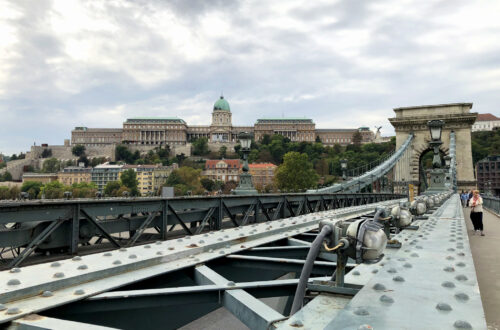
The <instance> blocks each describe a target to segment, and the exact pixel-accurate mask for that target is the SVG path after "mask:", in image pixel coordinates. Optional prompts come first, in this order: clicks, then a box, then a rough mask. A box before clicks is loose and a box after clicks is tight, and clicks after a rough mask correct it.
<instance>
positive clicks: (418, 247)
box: [415, 245, 423, 250]
mask: <svg viewBox="0 0 500 330" xmlns="http://www.w3.org/2000/svg"><path fill="white" fill-rule="evenodd" d="M415 247H416V248H417V249H419V250H420V249H423V247H422V246H420V245H417V246H415Z"/></svg>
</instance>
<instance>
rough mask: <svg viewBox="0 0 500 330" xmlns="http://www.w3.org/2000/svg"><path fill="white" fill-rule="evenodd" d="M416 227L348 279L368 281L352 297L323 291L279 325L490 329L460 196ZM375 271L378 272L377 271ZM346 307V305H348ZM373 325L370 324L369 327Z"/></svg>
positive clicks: (361, 282) (349, 280)
mask: <svg viewBox="0 0 500 330" xmlns="http://www.w3.org/2000/svg"><path fill="white" fill-rule="evenodd" d="M418 222H419V223H416V224H419V225H420V228H419V229H418V230H417V231H410V230H405V231H403V232H402V233H401V234H399V235H398V236H399V237H398V238H399V240H400V241H402V243H403V246H402V248H401V249H399V250H392V251H391V250H390V249H387V250H386V251H387V253H386V257H385V258H384V260H383V261H382V262H379V263H378V264H372V265H360V266H358V267H356V268H355V269H354V270H353V271H351V272H350V273H349V274H347V275H346V283H356V284H362V285H364V287H363V289H362V290H361V291H360V292H359V293H358V294H357V295H356V296H355V297H354V298H353V299H352V300H351V301H346V299H345V298H344V297H340V298H339V297H338V296H335V295H326V294H321V295H319V296H318V297H317V298H315V299H313V301H312V302H311V303H309V304H308V305H306V306H305V307H304V308H303V309H302V310H301V311H299V312H298V313H296V314H295V315H294V316H293V317H292V318H290V319H289V320H286V321H284V322H282V324H281V325H280V326H279V327H278V328H279V329H296V327H297V324H299V325H303V326H302V327H301V329H323V328H327V329H359V328H360V327H361V328H363V326H364V325H367V326H368V325H369V326H371V327H372V328H374V329H453V328H454V327H455V328H460V327H462V328H470V327H472V328H474V329H485V328H486V324H485V318H484V312H483V308H482V302H481V296H480V293H479V286H478V282H477V279H476V271H475V268H474V263H473V261H472V256H471V253H470V249H469V241H468V237H467V235H466V227H465V225H464V215H463V212H462V208H461V206H460V201H459V198H458V195H454V196H452V197H451V198H450V199H449V200H448V201H446V202H445V203H444V204H443V205H442V206H441V207H440V208H439V209H438V210H437V211H436V212H434V213H433V215H432V216H430V217H429V219H428V220H419V221H418ZM374 272H375V274H374ZM344 306H345V308H344ZM366 328H367V329H369V327H366Z"/></svg>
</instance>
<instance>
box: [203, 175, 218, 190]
mask: <svg viewBox="0 0 500 330" xmlns="http://www.w3.org/2000/svg"><path fill="white" fill-rule="evenodd" d="M200 183H201V185H202V186H203V188H205V190H206V191H214V188H215V181H213V180H210V179H209V178H201V180H200Z"/></svg>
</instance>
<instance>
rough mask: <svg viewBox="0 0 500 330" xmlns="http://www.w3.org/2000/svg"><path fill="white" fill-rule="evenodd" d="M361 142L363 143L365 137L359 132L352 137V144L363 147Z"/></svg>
mask: <svg viewBox="0 0 500 330" xmlns="http://www.w3.org/2000/svg"><path fill="white" fill-rule="evenodd" d="M361 141H363V135H361V133H360V132H359V131H356V132H355V133H354V134H353V135H352V144H354V145H358V146H359V145H361Z"/></svg>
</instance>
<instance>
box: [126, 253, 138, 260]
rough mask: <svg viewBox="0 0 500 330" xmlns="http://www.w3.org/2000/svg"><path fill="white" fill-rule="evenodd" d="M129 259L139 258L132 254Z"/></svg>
mask: <svg viewBox="0 0 500 330" xmlns="http://www.w3.org/2000/svg"><path fill="white" fill-rule="evenodd" d="M128 258H129V259H136V258H137V256H136V255H135V254H131V255H129V256H128Z"/></svg>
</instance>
